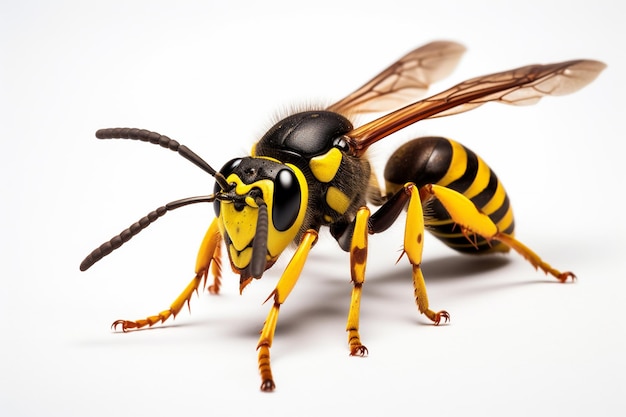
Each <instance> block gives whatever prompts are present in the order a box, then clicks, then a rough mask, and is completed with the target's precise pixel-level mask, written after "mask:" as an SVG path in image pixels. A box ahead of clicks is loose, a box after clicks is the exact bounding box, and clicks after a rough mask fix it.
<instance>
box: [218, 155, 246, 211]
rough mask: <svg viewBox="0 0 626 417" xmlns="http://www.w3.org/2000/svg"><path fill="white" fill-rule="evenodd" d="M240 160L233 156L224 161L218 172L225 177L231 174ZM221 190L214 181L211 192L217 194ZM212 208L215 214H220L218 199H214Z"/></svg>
mask: <svg viewBox="0 0 626 417" xmlns="http://www.w3.org/2000/svg"><path fill="white" fill-rule="evenodd" d="M241 160H242V158H234V159H231V160H230V161H228V162H226V163H225V164H224V166H223V167H222V169H220V174H222V175H223V176H224V177H225V178H227V177H228V176H229V175H230V174H232V172H233V171H234V170H235V168H237V167H238V166H239V164H240V163H241ZM221 190H222V189H221V188H220V186H219V184H218V183H217V182H216V183H215V186H214V187H213V194H217V193H219V192H220V191H221ZM213 208H214V209H215V215H216V216H217V217H219V216H220V201H219V200H218V199H216V200H215V201H214V202H213Z"/></svg>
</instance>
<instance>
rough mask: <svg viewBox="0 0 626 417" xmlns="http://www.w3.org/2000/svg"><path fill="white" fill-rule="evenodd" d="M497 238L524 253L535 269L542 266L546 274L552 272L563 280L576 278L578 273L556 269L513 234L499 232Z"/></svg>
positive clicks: (551, 273)
mask: <svg viewBox="0 0 626 417" xmlns="http://www.w3.org/2000/svg"><path fill="white" fill-rule="evenodd" d="M494 239H495V240H498V241H500V242H502V243H504V244H505V245H507V246H508V247H510V248H512V249H514V250H515V251H516V252H517V253H519V254H520V255H522V256H523V257H524V259H526V260H527V261H528V262H530V264H531V265H532V266H534V267H535V269H537V268H540V269H541V270H542V271H543V272H545V273H546V274H550V275H552V276H553V277H555V278H556V279H558V280H559V281H561V282H565V281H567V279H568V278H571V279H572V281H573V280H575V279H576V275H574V273H573V272H570V271H565V272H561V271H559V270H557V269H554V268H552V267H551V266H550V264H548V263H546V262H544V261H543V260H542V259H541V258H540V257H539V255H537V254H536V253H535V252H533V251H532V250H531V249H530V248H529V247H527V246H526V245H524V244H523V243H522V242H520V241H519V240H517V239H515V238H514V237H513V236H511V235H508V234H506V233H497V234H496V235H495V236H494Z"/></svg>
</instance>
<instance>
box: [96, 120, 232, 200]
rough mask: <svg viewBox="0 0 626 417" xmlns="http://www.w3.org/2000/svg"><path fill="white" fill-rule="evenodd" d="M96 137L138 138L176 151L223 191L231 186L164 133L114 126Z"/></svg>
mask: <svg viewBox="0 0 626 417" xmlns="http://www.w3.org/2000/svg"><path fill="white" fill-rule="evenodd" d="M96 137H97V138H98V139H132V140H140V141H142V142H149V143H152V144H154V145H160V146H162V147H164V148H167V149H169V150H171V151H174V152H178V154H179V155H181V156H182V157H183V158H185V159H187V160H188V161H191V162H192V163H193V164H194V165H196V166H197V167H199V168H201V169H202V170H203V171H205V172H207V173H209V174H210V175H211V176H212V177H214V178H215V181H216V182H217V183H218V185H219V186H220V188H221V189H222V190H223V191H228V190H229V189H230V188H231V187H230V185H229V184H228V183H227V182H226V178H224V176H223V175H222V174H221V173H219V172H217V171H215V170H214V169H213V168H212V167H211V165H209V164H208V163H206V161H205V160H204V159H202V158H200V157H199V156H198V155H197V154H196V153H195V152H193V151H192V150H191V149H189V148H188V147H186V146H185V145H181V144H180V143H178V142H177V141H175V140H174V139H170V138H169V137H167V136H165V135H161V134H159V133H156V132H151V131H149V130H145V129H135V128H129V127H115V128H110V129H100V130H98V131H97V132H96Z"/></svg>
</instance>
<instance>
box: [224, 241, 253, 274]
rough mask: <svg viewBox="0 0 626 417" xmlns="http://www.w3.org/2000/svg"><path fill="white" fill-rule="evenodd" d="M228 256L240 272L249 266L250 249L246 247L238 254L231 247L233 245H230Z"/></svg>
mask: <svg viewBox="0 0 626 417" xmlns="http://www.w3.org/2000/svg"><path fill="white" fill-rule="evenodd" d="M228 255H229V256H230V260H231V261H232V263H233V264H234V265H235V266H236V267H237V268H239V269H240V270H241V269H244V268H245V267H246V266H248V265H249V264H250V260H251V259H252V248H250V247H248V248H246V249H244V250H243V251H241V252H239V251H237V250H236V249H235V248H234V247H233V245H230V246H229V247H228Z"/></svg>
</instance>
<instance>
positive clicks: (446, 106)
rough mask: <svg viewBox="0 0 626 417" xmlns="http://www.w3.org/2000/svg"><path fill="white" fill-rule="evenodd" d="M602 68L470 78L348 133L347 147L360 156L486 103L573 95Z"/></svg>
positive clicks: (584, 64)
mask: <svg viewBox="0 0 626 417" xmlns="http://www.w3.org/2000/svg"><path fill="white" fill-rule="evenodd" d="M605 67H606V65H605V64H604V63H602V62H599V61H592V60H575V61H566V62H560V63H556V64H548V65H528V66H525V67H521V68H517V69H514V70H510V71H504V72H499V73H495V74H490V75H484V76H482V77H476V78H472V79H470V80H467V81H464V82H462V83H460V84H457V85H455V86H454V87H452V88H450V89H448V90H446V91H444V92H442V93H439V94H436V95H434V96H432V97H429V98H426V99H424V100H421V101H418V102H416V103H413V104H410V105H408V106H406V107H404V108H401V109H399V110H396V111H394V112H393V113H390V114H388V115H386V116H382V117H379V118H378V119H376V120H373V121H372V122H370V123H367V124H365V125H363V126H361V127H359V128H356V129H354V130H352V131H351V132H348V134H347V136H348V143H349V145H350V147H351V149H352V152H353V153H354V154H355V155H361V154H363V153H364V152H365V150H366V149H367V148H368V147H369V146H370V145H372V144H373V143H375V142H377V141H379V140H380V139H382V138H384V137H386V136H388V135H390V134H392V133H394V132H396V131H398V130H400V129H403V128H405V127H407V126H409V125H411V124H413V123H415V122H417V121H420V120H423V119H429V118H434V117H442V116H449V115H452V114H457V113H462V112H465V111H468V110H471V109H473V108H476V107H478V106H480V105H482V104H484V103H487V102H489V101H494V102H499V103H505V104H515V105H525V104H534V103H536V102H537V101H539V99H541V97H544V96H558V95H563V94H569V93H573V92H574V91H577V90H579V89H581V88H582V87H584V86H585V85H587V84H589V83H590V82H591V81H593V80H594V79H595V78H596V77H597V76H598V74H599V73H600V72H601V71H602V70H603V69H604V68H605Z"/></svg>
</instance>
